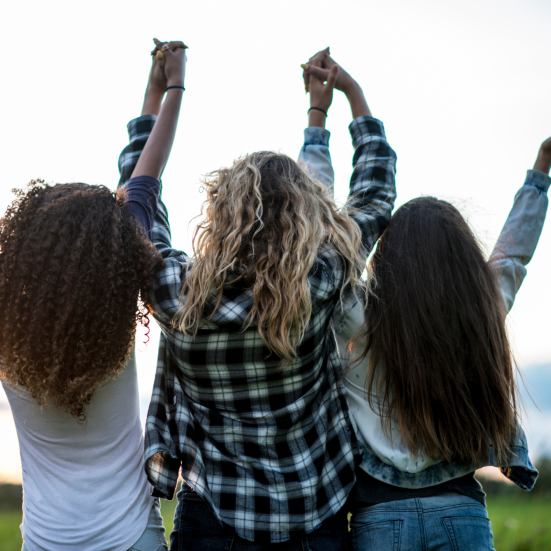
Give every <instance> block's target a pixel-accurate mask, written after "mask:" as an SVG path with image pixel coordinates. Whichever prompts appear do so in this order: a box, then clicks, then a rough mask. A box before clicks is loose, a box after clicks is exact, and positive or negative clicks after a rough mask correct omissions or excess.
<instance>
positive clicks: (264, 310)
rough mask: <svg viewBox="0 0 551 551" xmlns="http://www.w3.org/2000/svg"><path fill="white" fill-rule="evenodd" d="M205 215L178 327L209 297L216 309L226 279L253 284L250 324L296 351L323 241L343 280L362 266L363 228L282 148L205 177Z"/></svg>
mask: <svg viewBox="0 0 551 551" xmlns="http://www.w3.org/2000/svg"><path fill="white" fill-rule="evenodd" d="M204 184H205V188H206V191H207V199H206V201H205V203H204V205H203V212H204V213H205V215H206V216H205V219H204V221H203V222H202V223H201V224H199V225H198V227H197V230H196V232H195V235H194V240H193V247H194V254H195V257H194V262H193V266H192V268H191V269H190V270H189V272H188V275H187V279H186V281H185V284H184V286H183V288H182V294H181V300H182V304H181V308H180V311H179V312H178V314H177V315H176V318H175V326H176V327H177V328H178V329H179V330H181V331H183V332H185V333H186V332H190V333H195V332H196V331H197V328H198V325H199V322H200V320H201V317H202V315H203V312H204V310H205V307H206V305H207V304H209V315H212V314H214V312H216V309H217V308H218V305H219V303H220V300H221V298H222V294H223V292H224V286H225V285H226V284H227V283H228V282H229V281H230V276H231V278H232V279H231V281H232V283H234V284H235V282H236V281H238V280H241V281H242V282H243V285H244V286H245V287H247V288H250V289H252V291H253V295H254V303H253V307H252V310H251V312H250V314H249V318H248V319H249V325H250V323H252V322H253V321H255V322H257V324H258V331H259V333H260V336H261V337H262V339H263V341H264V343H265V344H266V345H267V347H268V348H269V349H270V350H271V351H272V352H275V353H276V354H277V355H278V356H280V357H281V358H283V360H284V363H288V362H290V361H292V359H293V358H295V357H296V346H297V345H298V344H299V343H300V342H301V340H302V338H303V335H304V332H305V330H306V328H307V326H308V322H309V319H310V315H311V308H312V305H311V299H310V288H309V284H308V272H309V270H310V269H311V268H312V266H313V264H314V260H315V258H316V255H317V254H318V251H319V250H320V247H328V248H329V249H330V250H332V251H334V252H335V254H339V255H340V256H341V258H342V260H343V264H344V270H345V281H344V285H343V288H344V286H346V285H347V284H351V285H356V284H357V283H358V281H359V277H360V272H359V269H358V267H359V266H360V257H359V249H360V232H359V228H358V226H357V224H356V223H355V222H354V220H352V218H350V216H349V215H348V214H347V213H346V211H344V210H343V211H339V210H338V209H337V207H336V205H335V202H334V201H333V199H332V198H331V196H330V195H329V193H328V192H327V190H326V188H325V187H324V186H323V185H322V184H320V183H319V182H317V181H315V180H313V179H311V178H310V177H309V176H308V175H307V174H306V172H305V171H304V170H303V169H302V168H301V167H300V166H299V165H298V164H297V163H296V162H295V161H294V160H292V159H291V158H289V157H288V156H287V155H282V154H278V153H272V152H269V151H261V152H258V153H253V154H251V155H248V156H246V157H244V158H242V159H239V160H237V161H236V162H235V163H234V165H233V166H232V167H231V168H224V169H220V170H218V171H216V172H214V173H212V174H211V175H210V176H209V177H208V178H207V179H206V181H205V183H204Z"/></svg>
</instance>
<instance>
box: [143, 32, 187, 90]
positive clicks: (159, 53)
mask: <svg viewBox="0 0 551 551" xmlns="http://www.w3.org/2000/svg"><path fill="white" fill-rule="evenodd" d="M153 42H155V48H153V51H152V52H151V55H152V56H153V57H154V58H155V59H156V60H157V62H158V66H159V68H160V69H161V70H162V71H163V72H164V76H165V78H166V82H165V89H166V85H168V86H183V85H184V76H185V72H186V61H187V57H186V55H185V51H186V50H187V46H186V45H185V44H184V43H183V42H182V41H180V40H172V41H170V42H161V41H160V40H157V39H156V38H154V39H153ZM169 60H170V61H169Z"/></svg>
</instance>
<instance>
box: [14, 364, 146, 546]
mask: <svg viewBox="0 0 551 551" xmlns="http://www.w3.org/2000/svg"><path fill="white" fill-rule="evenodd" d="M4 389H5V391H6V394H7V396H8V400H9V402H10V406H11V410H12V412H13V417H14V420H15V425H16V428H17V436H18V438H19V447H20V451H21V463H22V466H23V491H24V499H23V524H22V526H21V530H22V532H23V538H24V540H25V544H26V546H27V548H28V549H29V551H77V550H78V551H84V550H86V551H126V550H127V549H129V548H130V547H132V545H133V544H134V543H135V542H136V541H137V540H138V539H139V538H140V536H141V535H142V533H143V531H144V530H145V528H146V525H147V520H148V516H149V512H150V510H151V505H152V500H153V498H152V497H151V496H150V486H149V483H148V481H147V478H146V476H145V472H144V465H143V447H144V446H143V435H142V426H141V423H140V414H139V404H138V379H137V373H136V361H135V357H134V355H132V358H131V359H130V361H129V362H128V365H127V366H126V368H125V369H124V371H123V373H122V374H121V375H120V376H119V377H118V378H117V379H116V380H114V381H110V382H108V383H107V384H106V385H105V386H103V387H102V388H100V389H99V390H97V391H96V392H95V393H94V395H93V397H92V401H91V403H90V405H89V406H87V407H86V409H85V415H86V419H87V421H86V424H84V425H82V424H79V423H77V421H76V420H75V419H74V418H73V417H72V416H71V415H70V414H69V413H66V412H64V411H63V410H60V409H56V408H53V407H51V406H45V407H40V406H39V405H38V404H37V403H36V401H35V400H34V399H33V398H32V396H31V395H30V394H29V393H28V392H27V391H26V390H24V389H23V388H21V387H14V386H11V385H8V384H5V383H4Z"/></svg>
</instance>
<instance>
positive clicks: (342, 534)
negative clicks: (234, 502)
mask: <svg viewBox="0 0 551 551" xmlns="http://www.w3.org/2000/svg"><path fill="white" fill-rule="evenodd" d="M347 550H348V519H347V508H346V507H344V508H343V509H342V510H341V511H339V513H337V514H336V515H334V516H333V517H330V518H328V519H327V520H325V521H324V522H323V523H322V525H321V526H320V527H319V528H318V529H317V530H314V531H313V532H310V533H309V534H308V535H306V536H303V537H297V538H294V539H291V540H289V541H285V542H282V543H266V544H263V543H255V542H252V541H247V540H244V539H242V538H240V537H239V536H236V535H235V534H232V533H231V532H229V531H227V530H226V529H224V527H223V526H222V524H221V523H220V521H219V520H218V519H217V518H216V517H215V515H214V513H213V512H212V511H211V509H210V507H209V506H208V505H207V504H206V503H205V502H204V501H203V500H202V499H201V498H200V497H199V496H198V495H197V494H196V493H195V492H193V491H190V490H189V489H188V488H185V489H183V490H181V491H180V492H178V505H177V507H176V512H175V514H174V530H173V531H172V532H171V533H170V551H347Z"/></svg>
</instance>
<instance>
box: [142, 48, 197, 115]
mask: <svg viewBox="0 0 551 551" xmlns="http://www.w3.org/2000/svg"><path fill="white" fill-rule="evenodd" d="M153 42H155V48H154V49H153V51H152V52H151V55H152V56H153V57H152V61H151V70H150V71H149V79H148V82H147V89H146V93H145V98H144V104H143V108H142V115H158V114H159V112H160V110H161V103H162V101H163V97H164V95H165V91H166V88H167V86H168V85H174V86H183V82H184V75H185V61H186V60H185V50H186V49H187V46H186V45H185V44H184V43H183V42H180V41H172V42H161V41H160V40H157V39H156V38H154V39H153ZM165 45H166V46H167V48H166V49H163V47H164V46H165ZM182 52H184V54H183V57H184V60H183V64H184V66H183V69H182V68H181V67H180V69H181V70H180V71H179V74H178V71H176V72H175V70H176V67H172V65H174V60H173V59H172V57H171V62H170V63H169V65H170V68H169V70H170V71H172V72H173V73H174V74H173V75H172V77H173V78H174V82H171V83H169V82H168V81H167V73H166V64H167V59H168V56H169V55H170V56H174V54H177V58H178V59H179V63H180V65H181V64H182V60H181V59H180V58H181V57H182V55H181V54H182ZM176 65H177V64H176Z"/></svg>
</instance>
